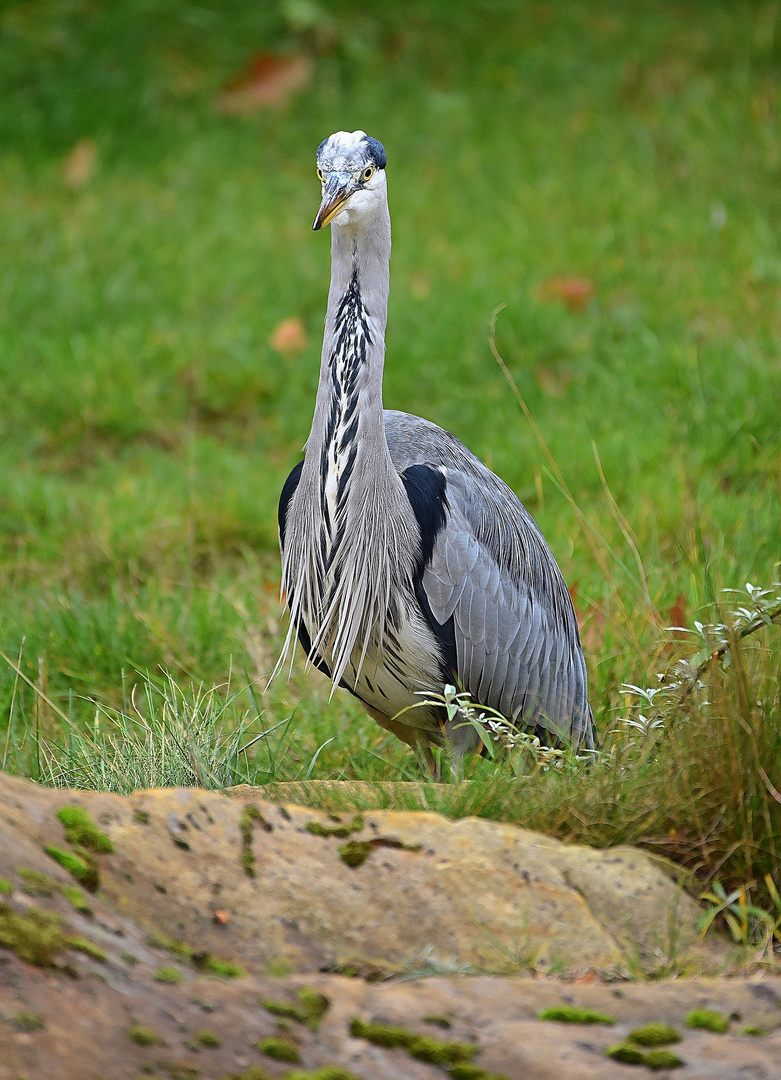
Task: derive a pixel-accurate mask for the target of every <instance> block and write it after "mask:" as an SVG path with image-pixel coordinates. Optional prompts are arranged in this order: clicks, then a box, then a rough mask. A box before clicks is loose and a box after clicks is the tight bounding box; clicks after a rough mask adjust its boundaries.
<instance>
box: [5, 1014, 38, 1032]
mask: <svg viewBox="0 0 781 1080" xmlns="http://www.w3.org/2000/svg"><path fill="white" fill-rule="evenodd" d="M8 1022H9V1023H10V1024H11V1027H13V1029H14V1031H41V1030H42V1029H43V1028H45V1027H46V1021H45V1020H44V1018H43V1017H42V1016H41V1014H40V1013H37V1012H31V1011H30V1010H29V1009H22V1010H20V1012H16V1013H13V1014H12V1015H11V1016H9V1017H8Z"/></svg>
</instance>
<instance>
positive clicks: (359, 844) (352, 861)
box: [339, 840, 374, 870]
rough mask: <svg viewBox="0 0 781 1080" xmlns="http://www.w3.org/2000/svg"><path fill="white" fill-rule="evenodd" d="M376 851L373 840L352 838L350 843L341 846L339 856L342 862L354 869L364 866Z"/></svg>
mask: <svg viewBox="0 0 781 1080" xmlns="http://www.w3.org/2000/svg"><path fill="white" fill-rule="evenodd" d="M372 851H374V841H373V840H351V841H350V842H349V844H343V845H342V847H340V848H339V858H340V859H341V860H342V862H343V863H344V864H345V865H346V866H349V867H350V869H351V870H354V869H355V868H356V867H357V866H362V865H363V864H364V863H365V862H366V860H367V859H368V858H369V856H370V855H371V853H372Z"/></svg>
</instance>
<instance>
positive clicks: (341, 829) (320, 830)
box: [304, 814, 364, 839]
mask: <svg viewBox="0 0 781 1080" xmlns="http://www.w3.org/2000/svg"><path fill="white" fill-rule="evenodd" d="M363 827H364V820H363V814H356V815H355V817H354V818H353V819H352V821H351V822H350V823H349V825H323V824H322V823H321V822H319V821H308V822H307V823H306V825H305V826H304V828H305V829H306V831H307V832H308V833H311V834H312V836H337V837H340V838H341V839H346V838H347V837H348V836H352V834H353V833H357V832H361V830H362V829H363Z"/></svg>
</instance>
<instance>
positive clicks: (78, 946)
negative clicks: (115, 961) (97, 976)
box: [68, 937, 108, 963]
mask: <svg viewBox="0 0 781 1080" xmlns="http://www.w3.org/2000/svg"><path fill="white" fill-rule="evenodd" d="M68 948H69V949H75V950H76V952H80V953H84V955H85V956H91V957H92V959H93V960H99V961H100V962H101V963H105V961H106V960H107V959H108V957H107V956H106V954H105V953H104V952H103V950H102V949H101V948H100V947H99V946H98V945H96V944H95V943H94V942H93V941H90V940H89V938H85V937H69V938H68Z"/></svg>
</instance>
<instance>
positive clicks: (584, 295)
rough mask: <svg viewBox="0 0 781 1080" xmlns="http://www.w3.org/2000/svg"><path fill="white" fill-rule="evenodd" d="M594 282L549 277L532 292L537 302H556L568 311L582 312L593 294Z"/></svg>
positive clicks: (578, 278) (567, 277)
mask: <svg viewBox="0 0 781 1080" xmlns="http://www.w3.org/2000/svg"><path fill="white" fill-rule="evenodd" d="M595 291H596V290H595V289H594V282H593V281H590V280H589V279H588V278H582V277H569V276H562V277H549V278H546V279H545V280H544V281H541V282H540V283H539V284H538V285H537V287H536V288H535V290H534V295H535V297H536V298H537V300H542V301H548V300H558V301H560V302H561V303H562V304H565V305H566V306H567V307H568V308H569V309H570V311H583V310H585V307H586V305H587V304H588V302H589V300H590V299H591V298H592V297H593V295H594V293H595Z"/></svg>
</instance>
